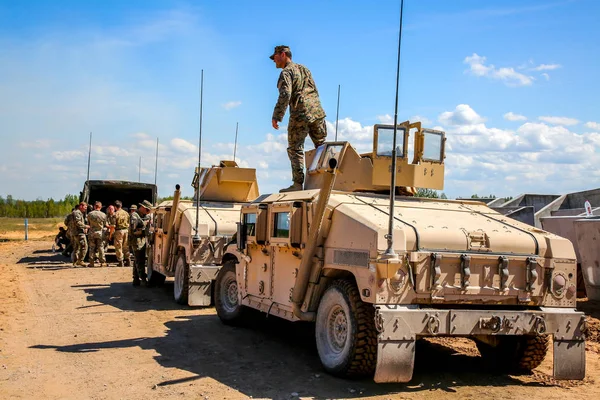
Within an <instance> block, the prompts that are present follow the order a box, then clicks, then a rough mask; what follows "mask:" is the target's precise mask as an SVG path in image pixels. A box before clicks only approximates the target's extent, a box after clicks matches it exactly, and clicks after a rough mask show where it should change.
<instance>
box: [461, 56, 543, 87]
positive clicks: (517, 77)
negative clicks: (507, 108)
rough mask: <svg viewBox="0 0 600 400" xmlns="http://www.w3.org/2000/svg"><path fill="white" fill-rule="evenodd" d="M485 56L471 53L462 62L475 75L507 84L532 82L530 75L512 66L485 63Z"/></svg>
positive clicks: (525, 84)
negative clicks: (499, 66)
mask: <svg viewBox="0 0 600 400" xmlns="http://www.w3.org/2000/svg"><path fill="white" fill-rule="evenodd" d="M485 62H486V57H483V56H480V55H478V54H477V53H473V55H472V56H468V57H466V58H465V60H464V63H465V64H468V65H469V69H468V70H467V72H469V73H471V74H472V75H475V76H483V77H487V78H490V79H496V80H500V81H503V82H504V83H505V84H506V85H507V86H529V85H531V84H532V83H533V81H534V79H535V78H533V77H532V76H527V75H524V74H522V73H520V72H517V71H515V69H514V68H507V67H503V68H496V67H495V66H494V65H492V64H490V65H489V66H487V65H485Z"/></svg>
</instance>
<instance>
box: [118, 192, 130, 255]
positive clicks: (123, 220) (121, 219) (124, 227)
mask: <svg viewBox="0 0 600 400" xmlns="http://www.w3.org/2000/svg"><path fill="white" fill-rule="evenodd" d="M122 207H123V203H121V201H120V200H117V201H115V209H116V210H117V211H116V212H115V217H114V220H115V234H114V236H115V240H114V244H115V253H116V255H117V267H123V266H125V265H127V266H129V265H130V261H129V239H128V237H129V232H128V230H129V214H127V211H125V210H123V208H122ZM123 259H125V263H123Z"/></svg>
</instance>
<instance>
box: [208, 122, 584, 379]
mask: <svg viewBox="0 0 600 400" xmlns="http://www.w3.org/2000/svg"><path fill="white" fill-rule="evenodd" d="M397 131H398V136H397V137H398V141H397V143H398V145H397V150H396V154H397V163H396V166H397V169H396V171H397V177H396V184H395V185H396V187H394V188H393V190H395V192H394V196H395V195H396V194H398V196H397V197H395V200H394V202H393V203H392V202H390V198H391V197H392V196H391V195H392V193H391V191H390V187H391V186H390V182H391V179H390V178H391V172H392V167H391V166H392V149H393V144H392V143H394V142H395V141H394V140H393V137H394V134H393V133H394V127H393V126H389V125H375V126H374V135H373V150H372V151H371V152H369V153H366V154H359V153H358V152H357V151H356V149H355V148H354V147H352V146H351V145H350V143H348V142H327V143H325V144H323V145H322V146H320V147H319V148H318V149H316V150H311V151H309V152H307V153H306V166H307V179H306V182H305V185H304V190H302V191H297V192H289V193H277V194H271V195H263V196H261V197H259V198H257V199H256V200H255V201H253V202H252V203H251V204H248V205H244V206H242V209H241V219H240V224H239V229H238V235H237V240H236V243H235V244H231V245H229V246H228V248H227V250H226V252H225V255H224V256H223V264H224V265H223V267H222V268H221V270H220V271H219V273H218V275H217V279H216V283H215V307H216V310H217V314H218V316H219V318H220V319H221V321H222V322H224V323H225V324H238V323H243V322H244V319H245V318H248V311H249V310H248V309H250V308H252V309H256V310H260V311H262V312H264V313H266V314H267V315H270V316H277V317H280V318H284V319H286V320H289V321H314V322H315V324H316V325H315V332H316V334H315V336H316V344H317V349H318V354H319V357H320V360H321V363H322V365H323V367H324V369H325V370H326V371H328V372H329V373H331V374H333V375H336V376H340V377H345V378H354V377H364V376H374V379H375V381H376V382H408V381H410V380H411V378H412V374H413V367H414V360H415V342H416V340H417V339H419V338H425V337H436V336H450V337H466V338H471V339H473V340H474V341H475V342H476V344H477V347H478V348H479V350H480V353H481V355H482V357H484V359H485V362H489V364H490V366H496V367H498V368H502V369H503V370H531V369H533V368H535V367H537V366H538V365H539V364H540V363H541V361H542V360H543V359H544V356H545V355H546V352H547V350H548V346H549V342H550V336H552V337H553V343H554V377H555V378H557V379H582V378H583V377H584V375H585V342H584V340H585V336H584V332H585V329H586V325H585V318H584V315H583V313H580V312H577V311H576V310H575V306H576V303H575V301H576V283H577V277H576V259H575V253H574V251H573V246H572V244H571V243H570V242H569V241H568V240H566V239H563V238H561V237H559V236H556V235H554V234H551V233H548V232H545V231H542V230H540V229H537V228H535V227H532V226H529V225H526V224H523V223H520V222H518V221H515V220H512V219H510V218H507V217H504V216H503V215H501V214H499V213H497V212H495V211H493V210H491V209H490V208H489V207H487V206H486V205H485V204H484V203H481V202H476V201H456V200H455V201H452V200H440V199H428V198H417V197H413V196H410V194H411V193H413V192H414V188H429V189H436V190H439V189H443V184H444V167H445V165H444V158H445V133H444V132H441V131H436V130H431V129H423V128H422V127H421V124H420V123H419V122H416V123H410V122H405V123H402V124H399V125H398V126H397ZM412 134H414V139H413V140H412V141H409V138H410V135H412ZM409 144H410V146H409ZM401 194H405V195H401ZM392 205H393V208H392ZM391 209H393V213H392V212H390V210H391ZM390 233H391V234H390ZM253 315H254V314H253Z"/></svg>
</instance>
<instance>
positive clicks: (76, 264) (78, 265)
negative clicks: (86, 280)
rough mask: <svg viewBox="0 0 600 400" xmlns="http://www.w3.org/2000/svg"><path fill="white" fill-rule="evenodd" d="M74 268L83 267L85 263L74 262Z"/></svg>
mask: <svg viewBox="0 0 600 400" xmlns="http://www.w3.org/2000/svg"><path fill="white" fill-rule="evenodd" d="M73 266H74V267H85V263H84V262H83V261H75V262H74V263H73Z"/></svg>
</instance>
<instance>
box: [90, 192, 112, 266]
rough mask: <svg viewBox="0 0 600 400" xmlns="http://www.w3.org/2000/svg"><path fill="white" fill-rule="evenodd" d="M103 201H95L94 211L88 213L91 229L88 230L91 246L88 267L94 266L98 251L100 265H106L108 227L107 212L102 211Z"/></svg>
mask: <svg viewBox="0 0 600 400" xmlns="http://www.w3.org/2000/svg"><path fill="white" fill-rule="evenodd" d="M101 209H102V203H101V202H99V201H97V202H95V203H94V211H92V212H90V213H89V214H88V223H89V224H90V229H89V231H88V243H89V247H90V256H89V258H90V263H89V264H88V267H90V268H93V267H94V263H95V260H96V252H98V260H99V261H100V266H103V267H105V266H106V257H105V255H104V231H105V228H106V223H107V219H106V214H104V213H103V212H102V211H100V210H101Z"/></svg>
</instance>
